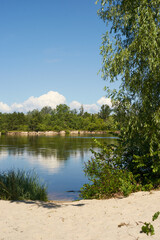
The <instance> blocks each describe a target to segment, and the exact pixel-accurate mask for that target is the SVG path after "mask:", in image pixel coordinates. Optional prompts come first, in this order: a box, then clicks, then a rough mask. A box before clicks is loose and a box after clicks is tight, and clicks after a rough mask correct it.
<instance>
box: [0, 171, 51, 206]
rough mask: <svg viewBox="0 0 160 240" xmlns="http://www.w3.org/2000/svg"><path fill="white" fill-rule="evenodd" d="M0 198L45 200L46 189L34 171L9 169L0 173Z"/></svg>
mask: <svg viewBox="0 0 160 240" xmlns="http://www.w3.org/2000/svg"><path fill="white" fill-rule="evenodd" d="M0 198H1V199H6V200H24V199H26V200H41V201H47V200H48V198H47V191H46V187H45V186H44V185H41V184H40V183H39V179H38V177H37V175H36V174H35V172H30V171H29V172H25V171H22V170H17V171H14V170H11V171H8V172H3V173H0Z"/></svg>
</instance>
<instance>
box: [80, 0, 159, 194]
mask: <svg viewBox="0 0 160 240" xmlns="http://www.w3.org/2000/svg"><path fill="white" fill-rule="evenodd" d="M97 2H99V4H100V6H101V7H100V9H99V11H98V15H99V17H100V18H101V19H102V20H103V21H104V22H105V23H106V25H107V29H110V32H109V31H107V32H106V33H105V34H104V35H103V42H102V46H101V55H102V61H103V62H102V69H101V72H102V78H103V79H104V80H109V81H110V82H111V83H112V82H115V81H116V80H118V79H119V78H121V86H120V87H119V90H118V91H116V90H112V91H111V90H109V89H107V88H106V90H107V92H108V96H109V97H111V98H112V101H113V103H114V108H115V113H116V114H115V119H116V120H117V123H118V127H119V129H120V134H119V140H118V141H119V144H118V145H117V146H113V145H112V146H106V145H105V146H104V145H99V147H100V148H101V150H100V152H93V154H94V155H93V158H92V159H91V160H89V161H88V163H86V164H85V168H84V171H85V173H86V175H87V176H88V178H89V180H90V183H88V184H85V185H84V186H83V188H82V191H81V196H82V197H83V198H104V197H110V196H114V195H115V194H123V195H125V196H127V195H129V194H130V193H131V192H134V191H138V190H151V189H155V188H159V186H160V14H159V13H160V4H159V0H152V1H149V0H142V1H135V0H121V1H119V0H114V1H113V0H99V1H97ZM111 34H112V35H111ZM110 39H113V40H112V41H111V40H110Z"/></svg>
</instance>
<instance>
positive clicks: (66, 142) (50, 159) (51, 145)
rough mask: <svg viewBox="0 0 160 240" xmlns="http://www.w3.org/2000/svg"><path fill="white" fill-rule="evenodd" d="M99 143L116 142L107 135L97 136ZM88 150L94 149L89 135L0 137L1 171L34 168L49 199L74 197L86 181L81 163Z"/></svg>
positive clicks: (87, 156)
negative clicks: (42, 181) (72, 191)
mask: <svg viewBox="0 0 160 240" xmlns="http://www.w3.org/2000/svg"><path fill="white" fill-rule="evenodd" d="M94 137H97V138H98V140H99V141H100V142H106V144H109V143H110V144H111V143H112V144H113V143H115V139H113V138H108V137H110V136H104V135H103V136H100V135H98V136H96V135H94ZM90 148H93V149H94V150H96V149H97V146H96V145H95V143H94V141H93V139H92V136H75V137H71V136H64V137H62V136H54V137H50V136H49V137H46V136H39V137H37V136H36V137H35V136H34V137H31V136H30V137H27V136H21V137H20V136H19V137H15V136H8V137H7V136H1V137H0V169H1V170H2V171H3V170H4V171H5V170H8V169H13V168H14V169H17V168H18V169H26V170H29V169H35V171H36V172H37V173H38V175H39V176H40V178H42V179H44V181H45V182H46V183H47V186H48V193H49V196H50V199H60V198H61V199H62V198H63V199H64V198H65V199H70V198H73V199H75V198H77V196H78V193H77V194H73V193H72V194H71V193H70V194H69V193H66V191H70V190H75V191H78V190H79V189H80V188H81V187H82V185H83V184H84V183H85V182H86V181H87V179H86V178H85V176H84V173H83V163H84V162H85V161H87V160H88V159H89V158H90V157H91V152H90Z"/></svg>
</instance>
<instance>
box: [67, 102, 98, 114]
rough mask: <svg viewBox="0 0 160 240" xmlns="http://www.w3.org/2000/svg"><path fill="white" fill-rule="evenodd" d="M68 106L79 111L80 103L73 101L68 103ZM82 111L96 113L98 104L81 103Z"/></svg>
mask: <svg viewBox="0 0 160 240" xmlns="http://www.w3.org/2000/svg"><path fill="white" fill-rule="evenodd" d="M69 106H70V108H71V109H76V110H78V111H79V109H80V107H81V106H82V104H81V103H80V102H77V101H73V102H71V103H70V105H69ZM83 108H84V112H89V113H96V112H98V111H99V106H97V104H83Z"/></svg>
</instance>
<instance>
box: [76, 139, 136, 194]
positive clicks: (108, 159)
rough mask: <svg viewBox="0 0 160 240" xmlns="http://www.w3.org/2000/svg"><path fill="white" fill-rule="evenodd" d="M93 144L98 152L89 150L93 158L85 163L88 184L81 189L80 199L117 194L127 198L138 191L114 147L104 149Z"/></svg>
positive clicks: (131, 175)
mask: <svg viewBox="0 0 160 240" xmlns="http://www.w3.org/2000/svg"><path fill="white" fill-rule="evenodd" d="M95 142H96V143H97V144H98V145H99V147H100V151H99V152H95V151H93V150H91V151H92V153H93V155H94V156H93V157H92V158H91V160H89V161H88V162H87V163H85V167H84V172H85V175H86V176H87V177H88V179H89V183H87V184H85V185H84V186H83V187H82V189H81V194H80V197H83V198H106V197H112V196H114V195H115V194H117V193H118V194H123V195H124V196H128V195H129V194H130V193H131V192H134V191H136V190H138V186H137V183H136V181H135V179H134V176H133V174H132V173H131V172H129V171H127V170H126V169H125V168H123V164H122V162H121V157H120V155H119V153H118V152H117V151H116V146H113V145H110V146H107V147H105V146H103V145H102V144H100V143H98V142H97V141H96V140H95ZM117 149H118V148H117Z"/></svg>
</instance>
